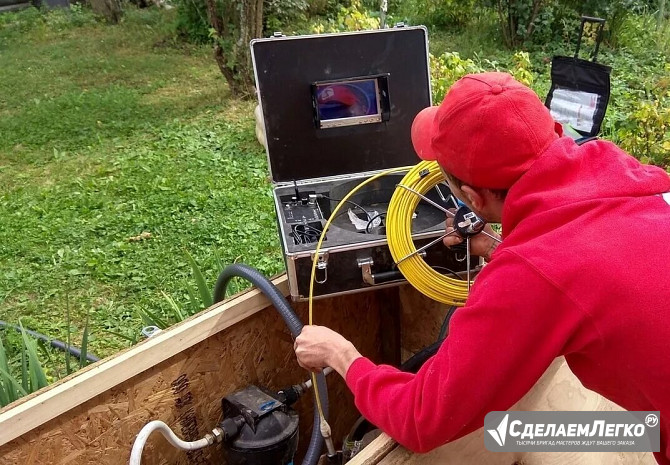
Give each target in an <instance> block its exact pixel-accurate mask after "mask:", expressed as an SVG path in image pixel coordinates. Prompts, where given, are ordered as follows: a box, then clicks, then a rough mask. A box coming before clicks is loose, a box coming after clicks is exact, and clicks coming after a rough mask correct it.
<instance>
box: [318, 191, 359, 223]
mask: <svg viewBox="0 0 670 465" xmlns="http://www.w3.org/2000/svg"><path fill="white" fill-rule="evenodd" d="M319 196H320V197H321V198H324V199H326V200H330V201H332V202H347V203H350V204H351V205H353V206H354V207H356V208H358V209H360V210H361V211H362V212H363V213H365V216H367V217H368V220H369V219H370V213H368V211H367V210H366V209H365V208H363V207H362V206H360V205H359V204H357V203H356V202H352V201H351V200H348V199H347V200H344V199H333V198H332V197H328V196H327V195H324V194H319ZM346 198H347V196H345V199H346Z"/></svg>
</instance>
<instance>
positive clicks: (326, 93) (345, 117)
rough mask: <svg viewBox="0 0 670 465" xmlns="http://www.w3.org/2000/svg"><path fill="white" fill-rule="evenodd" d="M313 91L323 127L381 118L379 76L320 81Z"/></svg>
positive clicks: (376, 120) (360, 122)
mask: <svg viewBox="0 0 670 465" xmlns="http://www.w3.org/2000/svg"><path fill="white" fill-rule="evenodd" d="M314 93H315V95H314V100H315V104H316V108H315V110H316V112H317V116H318V118H317V119H318V121H319V122H320V126H321V127H322V128H324V127H334V126H348V125H354V124H364V123H374V122H379V121H381V109H380V103H379V86H378V81H377V79H361V80H352V81H343V82H330V83H317V84H316V86H315V90H314Z"/></svg>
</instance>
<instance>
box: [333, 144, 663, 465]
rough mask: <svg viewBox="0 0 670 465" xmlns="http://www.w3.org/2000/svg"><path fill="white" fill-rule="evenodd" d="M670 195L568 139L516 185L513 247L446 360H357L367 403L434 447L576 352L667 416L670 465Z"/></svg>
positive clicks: (580, 372)
mask: <svg viewBox="0 0 670 465" xmlns="http://www.w3.org/2000/svg"><path fill="white" fill-rule="evenodd" d="M668 191H670V178H669V177H668V174H667V173H665V172H664V171H663V170H662V169H660V168H657V167H652V166H647V165H642V164H640V163H639V162H638V161H637V160H635V159H634V158H633V157H631V156H629V155H627V154H626V153H624V152H623V151H621V150H620V149H619V148H617V147H616V146H615V145H614V144H612V143H609V142H605V141H593V142H588V143H586V144H584V145H582V146H578V145H576V144H575V143H574V142H573V141H572V140H571V139H569V138H567V137H562V138H560V139H558V140H557V141H556V142H554V143H553V144H552V145H551V146H550V147H549V148H548V149H547V151H545V153H543V154H542V155H541V156H540V157H539V158H538V159H537V160H536V161H535V163H534V164H533V165H532V166H531V168H530V169H529V170H528V171H527V172H526V173H524V175H523V176H522V177H521V178H520V179H519V180H518V181H517V182H516V183H515V184H514V185H513V186H512V188H511V189H510V190H509V193H508V195H507V198H506V200H505V204H504V208H503V215H502V226H503V233H504V241H503V242H502V244H501V245H500V246H499V247H498V249H497V250H496V252H495V253H494V254H493V257H492V260H491V262H490V263H489V264H488V265H487V266H485V267H484V269H483V270H482V272H481V273H480V274H479V276H478V277H477V279H476V281H475V283H474V285H473V287H472V289H471V294H470V297H469V298H468V301H467V303H466V305H465V306H464V307H463V308H460V309H458V310H457V311H456V312H455V314H454V316H453V318H452V320H451V322H450V327H449V337H448V338H447V339H446V340H445V341H444V343H443V344H442V347H441V348H440V350H439V351H438V352H437V354H436V355H435V356H434V357H432V358H431V359H429V360H428V361H427V362H426V363H425V365H424V366H423V367H422V368H421V370H420V371H419V372H418V373H417V374H416V375H413V374H409V373H403V372H401V371H399V370H398V369H396V368H394V367H390V366H384V365H381V366H377V365H375V364H373V363H372V362H371V361H370V360H368V359H367V358H364V357H361V358H358V359H356V360H355V361H354V363H353V364H352V365H351V367H350V368H349V371H348V372H347V377H346V380H347V384H348V386H349V388H350V389H351V390H352V391H353V393H354V396H355V402H356V406H357V407H358V409H359V410H360V411H361V413H362V414H363V415H364V416H365V417H366V418H367V419H368V420H369V421H370V422H372V423H373V424H375V425H377V426H378V427H379V428H381V429H382V430H383V431H385V432H386V433H388V434H389V435H390V436H391V437H393V438H394V439H396V440H397V441H398V442H399V443H400V444H402V445H403V446H405V447H407V448H409V449H411V450H413V451H416V452H426V451H428V450H431V449H433V448H435V447H437V446H440V445H442V444H444V443H446V442H448V441H452V440H454V439H457V438H459V437H461V436H463V435H465V434H467V433H470V432H471V431H474V430H475V429H477V428H479V427H481V426H482V425H483V424H484V416H485V415H486V414H487V413H488V412H490V411H492V410H507V409H508V408H510V407H511V406H512V405H513V404H514V403H516V402H517V401H518V400H519V399H521V397H523V395H524V394H525V393H526V392H528V390H529V389H530V388H531V387H532V386H533V385H534V384H535V382H536V381H537V380H538V378H539V377H540V376H541V375H542V374H543V373H544V371H545V370H546V369H547V367H548V366H549V365H550V363H551V362H552V360H553V359H554V358H555V357H557V356H560V355H564V356H565V358H566V360H567V363H568V365H569V366H570V368H571V369H572V371H573V372H574V373H575V375H576V376H577V377H579V379H580V380H581V381H582V383H583V384H584V386H586V387H587V388H589V389H592V390H594V391H596V392H598V393H600V394H602V395H603V396H605V397H607V398H608V399H610V400H612V401H613V402H615V403H617V404H619V405H620V406H621V407H623V408H625V409H628V410H659V411H660V412H661V418H660V421H661V452H660V453H657V454H655V456H656V459H657V460H658V461H659V463H663V464H670V268H669V266H670V245H669V241H670V193H667V192H668ZM664 193H667V194H665V195H663V194H664ZM482 446H483V445H482Z"/></svg>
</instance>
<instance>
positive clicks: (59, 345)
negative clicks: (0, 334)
mask: <svg viewBox="0 0 670 465" xmlns="http://www.w3.org/2000/svg"><path fill="white" fill-rule="evenodd" d="M0 327H5V328H13V329H15V330H16V331H18V332H19V333H20V332H21V327H20V326H15V325H12V324H9V323H7V322H5V321H2V320H0ZM23 330H24V331H25V332H26V333H27V334H30V335H31V336H32V337H34V338H35V339H39V340H40V341H44V342H46V343H48V344H50V345H51V347H53V348H54V349H58V350H62V351H63V352H69V353H70V355H72V356H74V357H77V359H80V358H81V349H79V348H77V347H74V346H69V345H67V343H65V342H63V341H59V340H58V339H51V338H50V337H49V336H45V335H44V334H40V333H38V332H37V331H32V330H30V329H25V328H23ZM86 360H88V361H89V362H97V361H98V360H100V359H99V358H98V357H96V356H95V355H93V354H92V353H90V352H87V353H86Z"/></svg>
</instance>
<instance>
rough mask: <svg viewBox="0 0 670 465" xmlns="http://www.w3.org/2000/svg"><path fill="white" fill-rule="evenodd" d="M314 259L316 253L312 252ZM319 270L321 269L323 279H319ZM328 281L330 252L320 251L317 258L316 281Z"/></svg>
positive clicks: (320, 282) (319, 282)
mask: <svg viewBox="0 0 670 465" xmlns="http://www.w3.org/2000/svg"><path fill="white" fill-rule="evenodd" d="M312 261H314V254H312ZM319 271H321V276H323V277H322V278H321V279H319ZM326 281H328V252H320V253H319V258H318V259H317V260H316V275H315V276H314V282H316V283H317V284H323V283H325V282H326Z"/></svg>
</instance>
